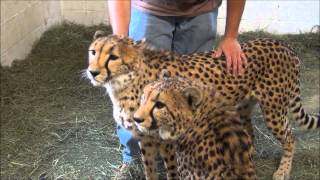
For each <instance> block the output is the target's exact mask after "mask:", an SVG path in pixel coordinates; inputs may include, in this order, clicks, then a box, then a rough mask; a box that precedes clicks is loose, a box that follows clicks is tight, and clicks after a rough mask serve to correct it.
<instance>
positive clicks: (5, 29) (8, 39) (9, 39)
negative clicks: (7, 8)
mask: <svg viewBox="0 0 320 180" xmlns="http://www.w3.org/2000/svg"><path fill="white" fill-rule="evenodd" d="M3 37H4V38H3ZM21 39H22V33H21V26H20V25H19V23H18V19H17V17H14V18H11V19H10V20H8V21H6V22H5V23H4V24H3V25H2V26H1V52H2V51H3V50H2V48H3V47H2V46H4V47H5V48H4V50H7V49H8V48H10V47H11V46H13V45H14V44H15V43H17V42H18V41H19V40H21ZM3 40H4V41H3Z"/></svg>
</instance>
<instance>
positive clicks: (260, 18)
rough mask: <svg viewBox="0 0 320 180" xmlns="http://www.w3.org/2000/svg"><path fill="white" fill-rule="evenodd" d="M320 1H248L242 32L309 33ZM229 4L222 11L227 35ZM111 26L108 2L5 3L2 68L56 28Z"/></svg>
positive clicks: (8, 0)
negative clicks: (68, 23) (64, 24)
mask: <svg viewBox="0 0 320 180" xmlns="http://www.w3.org/2000/svg"><path fill="white" fill-rule="evenodd" d="M319 6H320V4H319V0H247V4H246V8H245V12H244V14H243V18H242V21H241V25H240V32H245V31H255V30H264V31H269V32H272V33H300V32H309V31H310V30H311V28H312V27H313V26H314V25H319V24H320V23H319ZM225 17H226V1H224V2H223V4H222V6H221V7H220V9H219V16H218V33H219V34H222V33H223V32H224V26H225ZM63 20H68V21H72V22H75V23H79V24H85V25H93V24H100V23H105V24H108V23H109V20H108V12H107V0H1V65H2V66H10V65H11V63H12V62H13V60H16V59H24V58H25V57H26V56H27V54H28V53H29V52H30V50H31V48H32V44H33V43H34V42H35V41H36V40H37V39H39V37H40V36H41V34H42V33H43V32H44V31H45V30H47V29H48V28H49V27H51V26H52V25H53V24H57V23H60V22H62V21H63Z"/></svg>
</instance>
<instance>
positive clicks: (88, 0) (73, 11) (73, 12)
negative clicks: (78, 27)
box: [61, 0, 109, 25]
mask: <svg viewBox="0 0 320 180" xmlns="http://www.w3.org/2000/svg"><path fill="white" fill-rule="evenodd" d="M61 16H62V19H65V20H68V21H72V22H75V23H78V24H85V25H94V24H100V23H104V24H108V22H109V21H108V11H107V0H81V1H79V0H73V1H68V0H64V1H61Z"/></svg>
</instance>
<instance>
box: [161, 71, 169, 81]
mask: <svg viewBox="0 0 320 180" xmlns="http://www.w3.org/2000/svg"><path fill="white" fill-rule="evenodd" d="M170 76H171V74H170V72H169V71H168V70H167V69H163V70H161V72H160V75H159V79H161V80H165V79H167V78H169V77H170Z"/></svg>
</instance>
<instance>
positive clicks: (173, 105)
mask: <svg viewBox="0 0 320 180" xmlns="http://www.w3.org/2000/svg"><path fill="white" fill-rule="evenodd" d="M211 89H212V88H206V87H204V86H202V85H201V84H200V83H195V82H193V83H192V82H191V81H188V80H186V79H182V78H165V79H161V80H159V81H155V82H152V83H150V84H148V85H147V86H145V88H144V90H143V94H142V97H141V102H140V107H139V108H138V110H137V111H136V112H135V113H134V116H133V119H134V120H135V121H136V124H137V127H138V129H139V130H140V131H141V132H144V133H146V134H150V133H151V134H154V133H158V134H159V136H160V137H161V138H163V139H164V140H172V141H174V143H175V144H177V147H176V150H177V163H178V174H179V176H180V179H183V180H185V179H203V180H204V179H219V178H220V179H230V180H231V179H247V180H249V179H256V176H255V170H254V164H253V161H252V153H253V147H252V141H251V136H249V134H248V133H247V131H246V130H245V129H244V128H243V124H242V123H241V121H240V115H239V114H237V111H236V109H235V107H233V106H228V105H224V104H219V103H220V102H222V101H220V100H219V96H220V95H218V94H215V93H214V91H213V90H211Z"/></svg>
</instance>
